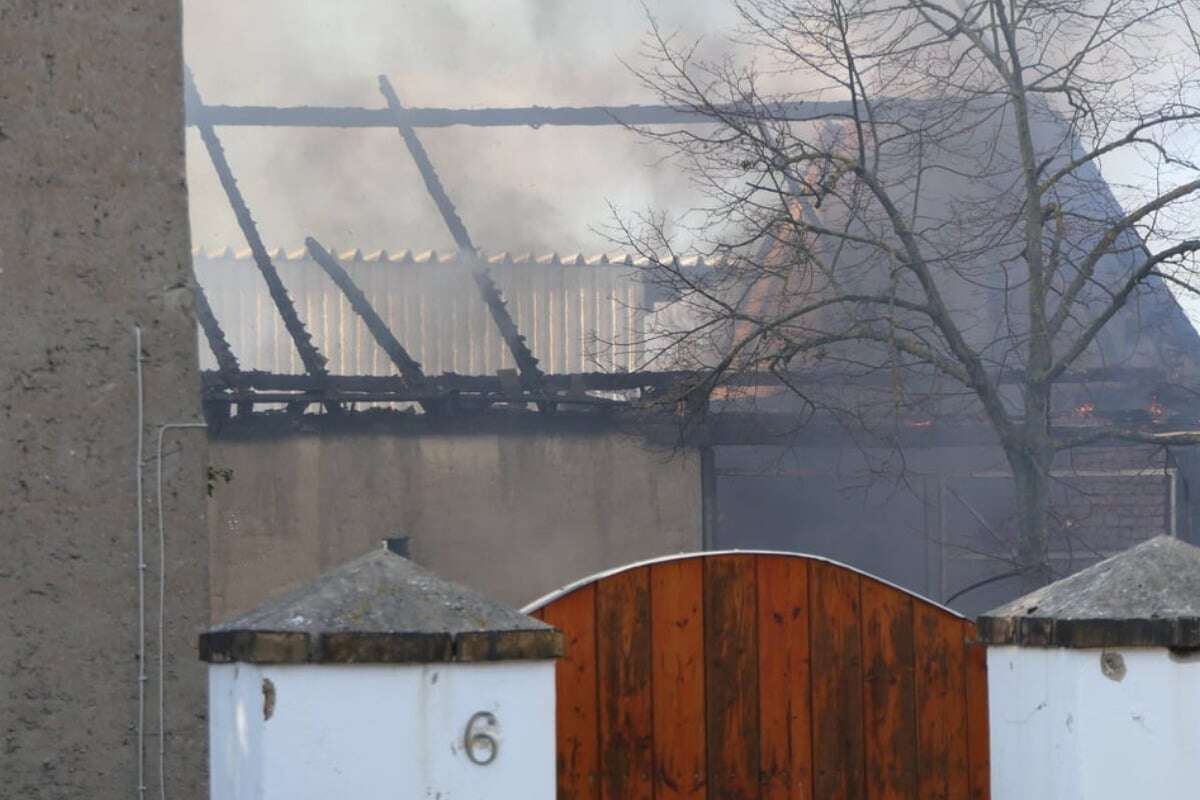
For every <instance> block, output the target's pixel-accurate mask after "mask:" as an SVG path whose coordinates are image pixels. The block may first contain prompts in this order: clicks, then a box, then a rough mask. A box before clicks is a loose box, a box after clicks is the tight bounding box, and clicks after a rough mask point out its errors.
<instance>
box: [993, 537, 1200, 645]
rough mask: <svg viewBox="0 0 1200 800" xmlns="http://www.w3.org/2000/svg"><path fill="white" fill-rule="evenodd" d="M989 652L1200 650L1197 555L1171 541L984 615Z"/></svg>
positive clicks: (1159, 540) (1152, 543)
mask: <svg viewBox="0 0 1200 800" xmlns="http://www.w3.org/2000/svg"><path fill="white" fill-rule="evenodd" d="M979 630H980V635H981V637H982V638H983V640H984V641H985V642H988V643H990V644H1018V645H1024V646H1027V647H1053V646H1058V647H1178V648H1187V649H1194V648H1197V647H1200V547H1196V546H1195V545H1191V544H1187V543H1185V542H1181V541H1179V540H1178V539H1173V538H1171V537H1169V536H1156V537H1155V538H1153V539H1150V540H1149V541H1146V542H1143V543H1142V544H1139V545H1138V546H1137V547H1133V548H1130V549H1129V550H1126V551H1125V552H1123V553H1119V554H1117V555H1115V556H1113V557H1112V558H1108V559H1105V560H1104V561H1101V562H1100V563H1099V564H1096V565H1094V566H1091V567H1088V568H1087V569H1085V570H1083V571H1082V572H1077V573H1076V574H1074V575H1071V576H1069V577H1067V578H1063V579H1062V580H1060V581H1055V582H1054V583H1052V584H1050V585H1049V586H1044V587H1042V588H1041V589H1038V590H1036V591H1033V592H1030V593H1029V594H1027V595H1025V596H1024V597H1021V598H1018V599H1016V600H1013V601H1012V602H1011V603H1007V604H1005V605H1003V606H1000V607H999V608H997V609H994V610H992V611H989V612H988V613H987V614H985V615H984V616H983V617H981V618H980V620H979Z"/></svg>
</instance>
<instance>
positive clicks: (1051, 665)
mask: <svg viewBox="0 0 1200 800" xmlns="http://www.w3.org/2000/svg"><path fill="white" fill-rule="evenodd" d="M979 632H980V636H981V638H982V639H983V641H984V642H985V643H987V645H988V702H989V706H990V716H991V723H990V732H991V753H992V758H991V769H992V798H993V800H1041V799H1042V798H1045V800H1108V798H1112V799H1113V800H1117V798H1120V799H1121V800H1128V799H1129V798H1131V797H1145V798H1151V797H1153V798H1160V797H1161V798H1168V797H1172V798H1173V797H1194V796H1196V795H1197V792H1200V789H1198V788H1197V786H1198V783H1197V782H1198V781H1200V655H1198V654H1200V548H1196V547H1193V546H1191V545H1189V544H1185V543H1183V542H1180V541H1179V540H1177V539H1172V538H1168V537H1165V536H1164V537H1158V538H1156V539H1151V540H1150V541H1147V542H1144V543H1143V544H1140V545H1138V546H1137V547H1134V548H1133V549H1131V550H1127V551H1125V552H1124V553H1120V554H1118V555H1116V556H1114V557H1113V558H1110V559H1108V560H1106V561H1103V562H1101V563H1099V564H1096V565H1095V566H1093V567H1090V568H1088V569H1086V570H1084V571H1082V572H1079V573H1077V574H1075V575H1072V576H1070V577H1068V578H1065V579H1063V580H1061V581H1058V582H1056V583H1052V584H1050V585H1049V586H1046V587H1045V588H1043V589H1039V590H1038V591H1035V592H1033V593H1032V594H1029V595H1026V596H1025V597H1022V598H1021V599H1019V600H1014V601H1013V602H1011V603H1008V604H1007V605H1004V606H1001V607H1000V608H998V609H996V610H994V611H991V612H989V613H988V614H986V615H985V616H983V617H981V618H980V620H979Z"/></svg>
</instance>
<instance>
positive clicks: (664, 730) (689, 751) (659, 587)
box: [650, 558, 707, 800]
mask: <svg viewBox="0 0 1200 800" xmlns="http://www.w3.org/2000/svg"><path fill="white" fill-rule="evenodd" d="M650 620H651V622H650V625H651V632H652V636H653V675H652V680H651V683H652V685H653V687H654V688H653V691H654V797H655V800H682V799H683V798H687V799H688V800H699V799H700V798H703V797H705V783H706V780H707V770H706V767H705V743H704V730H705V729H704V565H703V563H702V562H701V560H700V559H697V558H686V559H679V560H677V561H668V562H666V563H663V564H655V565H654V566H652V567H651V568H650Z"/></svg>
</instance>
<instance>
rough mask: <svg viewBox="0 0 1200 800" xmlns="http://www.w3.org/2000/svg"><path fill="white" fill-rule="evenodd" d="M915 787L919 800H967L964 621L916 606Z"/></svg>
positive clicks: (932, 609) (935, 609) (933, 608)
mask: <svg viewBox="0 0 1200 800" xmlns="http://www.w3.org/2000/svg"><path fill="white" fill-rule="evenodd" d="M913 617H914V627H915V632H916V650H917V687H916V688H917V691H916V698H917V765H918V770H917V787H918V796H919V797H920V798H921V800H964V799H965V798H966V797H967V788H968V781H967V687H966V664H965V647H964V642H963V627H962V620H960V619H956V618H955V617H952V616H950V615H949V614H947V613H946V612H944V611H942V610H941V609H939V608H936V607H934V606H931V605H929V604H927V603H916V604H915V609H914V615H913Z"/></svg>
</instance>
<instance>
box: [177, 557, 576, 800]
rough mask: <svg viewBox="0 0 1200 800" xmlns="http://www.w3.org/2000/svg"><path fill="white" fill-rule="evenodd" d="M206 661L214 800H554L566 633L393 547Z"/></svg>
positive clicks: (235, 624) (334, 577) (213, 649)
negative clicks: (559, 670)
mask: <svg viewBox="0 0 1200 800" xmlns="http://www.w3.org/2000/svg"><path fill="white" fill-rule="evenodd" d="M200 653H201V658H202V659H204V660H205V661H207V662H208V663H209V747H210V772H211V776H210V777H211V796H212V798H213V800H302V799H303V798H321V800H328V798H347V800H350V798H353V800H375V799H376V798H378V799H379V800H383V798H389V800H394V798H414V800H417V799H418V798H420V799H422V800H423V799H424V798H443V799H449V798H472V800H517V798H521V800H524V799H525V798H530V799H531V800H553V797H554V793H555V761H554V752H555V732H554V702H555V700H554V660H555V659H556V658H557V657H559V656H561V655H562V635H561V634H560V633H559V632H558V631H557V630H555V629H554V628H551V627H550V626H548V625H545V624H544V623H542V622H539V621H538V620H535V619H533V618H531V617H528V616H525V615H524V614H521V613H519V612H517V611H515V610H513V609H510V608H507V607H505V606H502V605H499V604H496V603H493V602H492V601H490V600H486V599H484V598H483V597H481V596H479V595H478V594H476V593H475V592H473V591H471V590H469V589H466V588H463V587H461V586H457V585H455V584H452V583H449V582H447V581H445V580H442V579H441V578H438V577H436V576H434V575H432V574H430V573H429V572H427V571H425V570H423V569H422V568H420V567H418V566H416V565H415V564H413V563H412V562H410V561H408V560H407V559H404V558H402V557H400V556H399V555H396V554H395V553H392V552H390V551H388V550H387V549H381V550H379V551H377V552H374V553H371V554H368V555H366V556H363V557H361V558H359V559H356V560H354V561H351V562H350V563H348V564H345V565H344V566H342V567H339V568H338V569H336V570H334V571H332V572H329V573H326V574H325V575H323V576H321V577H320V578H318V579H317V580H316V581H314V582H313V583H311V584H309V585H307V586H305V587H303V588H301V589H299V590H298V591H295V592H292V593H291V594H288V595H285V596H282V597H279V598H277V599H274V600H270V601H268V602H267V603H265V604H264V605H262V606H260V607H259V608H257V609H255V610H254V611H251V612H250V613H248V614H245V615H243V616H240V617H238V618H236V619H234V620H231V621H229V622H226V623H223V624H221V625H218V626H216V627H214V628H212V629H210V630H209V631H208V632H207V633H205V634H203V635H202V636H201V637H200Z"/></svg>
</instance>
